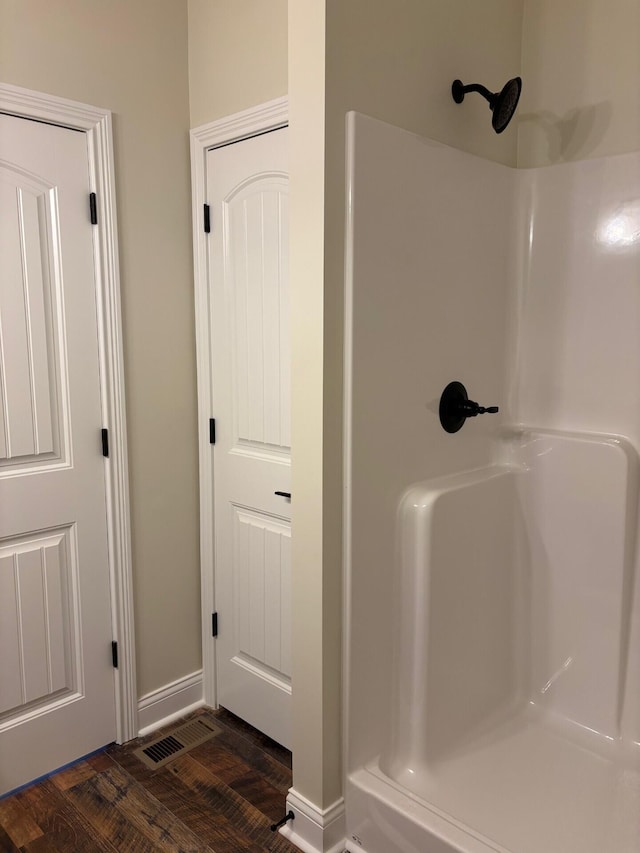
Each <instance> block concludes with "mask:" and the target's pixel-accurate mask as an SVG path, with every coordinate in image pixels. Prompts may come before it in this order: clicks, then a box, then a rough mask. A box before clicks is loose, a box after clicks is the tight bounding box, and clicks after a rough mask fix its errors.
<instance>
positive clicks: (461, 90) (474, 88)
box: [454, 81, 496, 109]
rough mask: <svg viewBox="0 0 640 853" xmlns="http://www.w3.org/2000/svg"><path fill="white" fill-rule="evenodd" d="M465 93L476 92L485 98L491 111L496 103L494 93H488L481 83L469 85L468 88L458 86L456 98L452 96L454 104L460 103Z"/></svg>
mask: <svg viewBox="0 0 640 853" xmlns="http://www.w3.org/2000/svg"><path fill="white" fill-rule="evenodd" d="M457 82H458V81H456V83H457ZM467 92H477V93H478V94H479V95H482V97H483V98H486V100H487V101H489V106H490V107H491V108H492V109H493V106H494V104H495V102H496V94H495V92H490V91H489V90H488V89H487V87H486V86H483V85H482V83H469V85H468V86H463V85H462V84H460V86H458V87H457V93H456V94H457V97H455V96H454V100H455V101H456V103H462V100H463V98H464V96H465V95H466V94H467Z"/></svg>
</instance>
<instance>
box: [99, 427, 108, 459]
mask: <svg viewBox="0 0 640 853" xmlns="http://www.w3.org/2000/svg"><path fill="white" fill-rule="evenodd" d="M100 432H101V434H102V455H103V456H108V455H109V430H108V429H106V428H105V427H103V428H102V429H101V430H100Z"/></svg>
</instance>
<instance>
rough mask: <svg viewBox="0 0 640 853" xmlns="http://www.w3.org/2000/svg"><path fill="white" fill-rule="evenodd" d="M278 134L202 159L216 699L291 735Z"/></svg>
mask: <svg viewBox="0 0 640 853" xmlns="http://www.w3.org/2000/svg"><path fill="white" fill-rule="evenodd" d="M286 140H287V130H286V128H285V129H281V130H278V131H274V132H271V133H267V134H264V135H262V136H257V137H253V138H251V139H247V140H243V141H242V142H238V143H235V144H233V145H228V146H226V147H223V148H218V149H214V150H212V151H209V153H208V155H207V176H208V177H207V189H208V197H209V203H210V207H211V237H210V241H209V250H210V258H209V269H210V288H209V290H210V312H211V315H210V319H211V340H212V365H211V376H212V381H213V388H212V392H213V400H214V412H213V413H212V414H214V415H215V417H216V424H217V435H216V444H215V446H214V448H213V451H212V464H213V466H214V483H215V487H214V506H215V510H214V515H215V524H214V538H215V595H216V609H217V611H218V614H219V635H218V638H217V640H216V644H217V647H216V663H217V688H218V701H219V703H220V704H221V705H223V706H224V707H226V708H228V709H229V710H230V711H232V712H233V713H234V714H237V715H238V716H239V717H242V719H244V720H247V721H248V722H249V723H251V724H252V725H253V726H255V727H256V728H258V729H260V730H261V731H263V732H265V733H266V734H268V735H269V736H270V737H272V738H273V739H274V740H276V741H278V742H279V743H282V744H284V745H285V746H287V745H289V743H290V729H291V720H290V717H291V600H290V588H291V523H290V522H291V515H290V499H289V498H287V497H286V496H283V495H278V494H277V492H284V493H285V494H287V493H289V492H290V464H291V461H290V460H291V456H290V453H291V450H290V444H291V438H290V340H289V339H290V332H289V292H288V271H287V267H288V175H287V151H286Z"/></svg>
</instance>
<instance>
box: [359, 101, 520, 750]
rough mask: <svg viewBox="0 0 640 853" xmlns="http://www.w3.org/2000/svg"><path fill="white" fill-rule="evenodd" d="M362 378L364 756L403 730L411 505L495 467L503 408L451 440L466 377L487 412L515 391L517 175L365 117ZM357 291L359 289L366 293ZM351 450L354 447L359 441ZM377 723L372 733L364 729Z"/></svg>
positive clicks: (361, 157) (361, 214)
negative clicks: (436, 486)
mask: <svg viewBox="0 0 640 853" xmlns="http://www.w3.org/2000/svg"><path fill="white" fill-rule="evenodd" d="M349 171H350V186H351V187H352V188H355V191H354V192H353V194H352V195H351V196H350V197H349V211H348V216H349V221H350V223H351V225H352V233H351V239H350V240H349V241H348V243H349V246H350V255H349V258H348V262H347V263H348V269H347V290H348V292H349V293H350V297H348V300H349V299H350V300H351V301H350V304H348V305H347V330H346V335H347V351H348V352H352V353H353V362H352V364H349V363H348V364H347V368H346V382H347V385H348V387H349V390H348V394H351V396H352V405H351V411H352V413H353V414H352V420H351V423H350V425H349V430H350V431H351V434H352V435H353V436H354V441H353V446H352V449H351V454H350V458H348V459H347V460H346V468H347V479H348V480H349V481H350V482H351V483H352V484H353V491H352V494H351V500H350V501H347V502H348V503H350V505H351V507H352V509H351V513H352V516H351V519H350V520H349V519H348V520H347V524H346V529H347V530H349V529H352V530H353V531H354V534H355V535H354V536H353V538H352V541H351V543H350V548H351V559H352V562H353V565H354V566H357V571H354V572H353V573H352V577H351V589H350V590H349V591H348V598H350V602H351V606H350V613H349V618H348V620H347V624H348V625H349V626H350V628H349V630H350V637H351V660H352V661H357V665H354V666H352V667H351V670H350V672H349V674H348V680H349V706H350V707H349V723H348V732H349V734H348V738H349V755H350V761H354V762H356V766H359V765H361V764H362V763H363V762H365V761H367V760H369V759H370V758H372V757H373V756H374V755H376V754H377V753H378V752H379V751H380V747H381V745H382V744H383V742H384V741H385V739H386V738H387V737H388V736H389V726H388V719H389V713H390V691H391V684H392V679H391V668H392V655H393V645H394V634H395V632H394V630H393V628H392V625H391V624H390V618H391V610H392V604H391V603H392V601H393V595H394V573H395V568H394V567H395V566H396V556H395V551H394V541H395V522H396V511H397V507H398V504H399V501H400V498H401V496H402V494H403V492H404V491H405V489H406V488H407V486H408V485H409V484H410V483H414V482H417V481H420V480H425V479H429V478H432V477H438V476H445V475H449V474H453V473H455V472H458V471H466V470H468V469H471V468H480V467H482V466H484V465H487V464H488V463H489V462H490V461H491V458H492V453H493V450H492V439H493V438H494V437H495V436H496V434H497V432H498V429H499V425H500V420H501V417H502V416H501V414H499V415H485V416H483V417H478V418H474V419H472V420H470V421H468V422H467V424H466V426H465V427H464V428H463V429H462V431H461V432H460V433H458V434H456V435H450V434H448V433H446V432H444V430H443V429H442V427H441V425H440V422H439V417H438V403H439V398H440V395H441V393H442V390H443V389H444V387H445V386H446V385H447V384H448V383H449V382H451V381H452V380H459V381H462V382H464V384H465V385H466V387H467V389H468V390H469V394H470V396H471V397H472V398H473V399H475V400H478V401H479V402H480V403H481V404H483V405H493V404H496V405H501V404H502V402H503V400H504V397H505V381H506V371H505V357H504V355H505V347H506V333H505V329H506V326H507V291H508V287H509V266H510V262H509V238H510V223H511V221H512V217H513V209H512V204H513V198H514V179H515V175H516V173H515V170H513V169H510V168H508V167H505V166H501V165H499V164H496V163H491V162H489V161H487V160H483V159H481V158H479V157H474V156H472V155H469V154H466V153H463V152H461V151H457V150H456V149H453V148H449V147H447V146H444V145H439V144H438V143H435V142H432V141H430V140H426V139H424V138H422V137H419V136H416V135H413V134H410V133H407V132H404V131H400V130H398V129H397V128H395V127H392V126H391V125H387V124H384V123H382V122H379V121H376V120H373V119H370V118H367V117H365V116H361V115H357V114H350V115H349ZM354 284H355V286H354ZM347 443H348V442H347ZM364 719H366V720H367V725H366V726H363V725H362V724H361V722H360V721H362V720H364Z"/></svg>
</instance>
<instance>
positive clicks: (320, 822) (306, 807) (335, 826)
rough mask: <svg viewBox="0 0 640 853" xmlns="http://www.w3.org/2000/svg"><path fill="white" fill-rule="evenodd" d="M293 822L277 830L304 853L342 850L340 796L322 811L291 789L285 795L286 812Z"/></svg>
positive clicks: (339, 851) (341, 807)
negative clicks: (293, 816)
mask: <svg viewBox="0 0 640 853" xmlns="http://www.w3.org/2000/svg"><path fill="white" fill-rule="evenodd" d="M289 809H291V811H292V812H293V813H294V814H295V819H294V820H292V821H289V823H286V824H285V825H284V826H283V827H282V829H281V830H280V833H281V835H284V837H285V838H286V839H288V840H289V841H290V842H291V843H292V844H295V846H296V847H298V848H299V849H300V850H302V851H304V853H343V851H344V850H345V838H344V835H345V820H344V799H343V798H342V797H340V799H339V800H336V801H335V803H333V805H331V806H329V808H327V809H324V810H321V809H319V808H317V806H315V805H314V804H313V803H312V802H311V801H310V800H308V799H307V798H306V797H303V796H302V794H299V793H298V792H297V791H296V790H295V789H294V788H290V789H289V793H288V795H287V811H289Z"/></svg>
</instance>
